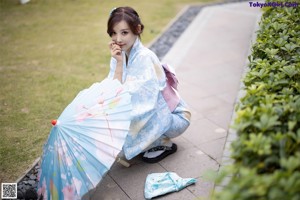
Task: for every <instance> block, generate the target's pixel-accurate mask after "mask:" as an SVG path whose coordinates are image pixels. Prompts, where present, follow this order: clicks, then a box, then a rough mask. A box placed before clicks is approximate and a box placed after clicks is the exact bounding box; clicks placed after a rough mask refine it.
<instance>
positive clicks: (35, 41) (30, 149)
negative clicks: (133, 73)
mask: <svg viewBox="0 0 300 200" xmlns="http://www.w3.org/2000/svg"><path fill="white" fill-rule="evenodd" d="M202 1H205V0H202ZM202 1H201V0H152V1H140V0H130V1H129V0H124V1H110V0H102V1H100V0H98V1H97V0H76V1H75V0H31V1H30V3H28V4H26V5H20V4H19V1H18V0H0V16H1V20H0V56H1V58H0V84H1V96H0V112H1V115H0V182H13V181H15V180H16V179H17V178H18V177H20V175H21V174H22V173H23V172H24V171H25V170H26V169H28V167H29V166H30V165H31V164H32V163H33V161H34V160H35V159H36V158H37V157H39V156H40V155H41V153H42V147H43V144H44V142H45V141H46V139H47V136H48V134H49V131H50V129H51V126H52V125H51V119H56V118H57V117H58V116H59V115H60V113H61V112H62V111H63V109H64V108H65V107H66V106H67V105H68V103H70V102H71V100H72V99H73V98H74V97H75V95H76V94H77V93H78V92H79V91H80V90H82V89H84V88H86V87H88V86H90V85H91V84H92V83H93V82H96V81H101V80H102V79H103V78H104V77H105V76H106V75H107V73H108V69H109V59H110V54H109V50H108V42H109V41H110V38H109V37H108V35H107V34H106V22H107V18H108V15H109V12H110V10H111V9H112V8H113V7H117V6H124V5H128V6H132V7H134V8H135V9H136V10H137V11H138V12H139V13H140V15H141V19H142V21H143V23H144V25H145V31H144V33H143V35H142V41H143V42H144V44H147V43H149V42H150V41H151V40H153V39H154V38H155V37H156V36H157V35H158V34H159V33H160V32H161V31H162V30H163V28H164V27H165V26H166V25H167V24H168V23H169V22H170V20H171V19H172V18H173V17H174V16H175V15H176V14H177V13H178V12H179V11H180V9H182V8H183V6H184V5H186V4H188V3H197V2H198V3H199V2H202ZM206 1H208V0H206Z"/></svg>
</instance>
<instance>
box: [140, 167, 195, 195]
mask: <svg viewBox="0 0 300 200" xmlns="http://www.w3.org/2000/svg"><path fill="white" fill-rule="evenodd" d="M196 182H197V180H196V179H194V178H181V177H179V176H178V175H177V174H176V173H174V172H165V173H152V174H149V175H148V176H147V178H146V183H145V190H144V195H145V198H146V199H152V198H154V197H157V196H161V195H164V194H167V193H170V192H177V191H179V190H182V189H183V188H185V187H187V186H189V185H191V184H194V183H196Z"/></svg>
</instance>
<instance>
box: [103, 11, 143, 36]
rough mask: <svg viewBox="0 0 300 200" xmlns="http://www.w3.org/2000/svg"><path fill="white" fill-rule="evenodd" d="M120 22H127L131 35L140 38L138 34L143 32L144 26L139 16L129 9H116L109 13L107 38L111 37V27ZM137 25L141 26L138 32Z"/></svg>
mask: <svg viewBox="0 0 300 200" xmlns="http://www.w3.org/2000/svg"><path fill="white" fill-rule="evenodd" d="M122 20H124V21H125V22H127V24H128V26H129V27H130V30H131V31H132V32H133V34H135V35H138V36H139V37H140V34H141V33H142V32H143V30H144V25H143V24H142V22H141V19H140V16H139V14H138V13H137V12H136V11H135V10H134V9H133V8H131V7H118V8H115V9H113V10H112V11H111V13H110V16H109V19H108V22H107V33H108V35H109V36H112V34H113V32H114V30H113V27H114V26H115V25H116V24H117V23H119V22H121V21H122ZM139 25H141V29H140V32H139V29H138V26H139Z"/></svg>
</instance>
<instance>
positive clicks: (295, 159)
mask: <svg viewBox="0 0 300 200" xmlns="http://www.w3.org/2000/svg"><path fill="white" fill-rule="evenodd" d="M281 2H283V3H285V1H281ZM249 61H250V64H249V71H248V72H247V73H246V76H245V78H244V80H243V82H244V85H245V87H244V90H245V91H246V94H245V96H244V97H243V98H241V99H240V102H239V104H238V105H237V110H236V114H237V117H236V119H235V122H234V128H235V129H236V131H237V134H238V136H239V138H238V139H237V140H236V141H235V142H233V144H232V158H233V159H234V161H235V163H234V164H233V165H232V166H231V167H228V168H227V169H226V170H225V171H224V172H223V173H222V175H221V176H220V180H222V178H224V177H225V176H228V175H232V178H231V180H230V182H229V184H228V185H227V186H226V187H225V188H224V190H223V191H222V192H221V193H219V194H217V195H216V196H215V198H216V199H222V200H229V199H232V200H236V199H243V200H244V199H249V200H250V199H255V200H260V199H261V200H262V199H274V200H275V199H290V200H296V199H300V6H298V7H283V8H282V7H277V8H270V7H269V8H265V12H264V14H263V16H262V19H261V22H260V29H259V31H258V32H257V40H256V43H255V44H254V45H253V47H252V54H251V56H249ZM220 180H219V181H220Z"/></svg>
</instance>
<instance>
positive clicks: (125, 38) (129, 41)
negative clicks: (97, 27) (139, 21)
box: [111, 20, 138, 55]
mask: <svg viewBox="0 0 300 200" xmlns="http://www.w3.org/2000/svg"><path fill="white" fill-rule="evenodd" d="M137 37H138V36H137V35H135V34H134V33H133V32H132V31H131V29H130V27H129V26H128V24H127V22H126V21H124V20H122V21H120V22H119V23H117V24H116V25H115V26H114V28H113V33H112V35H111V38H112V40H113V41H114V42H115V43H116V44H117V45H119V46H120V47H121V49H122V51H125V52H126V54H127V55H129V53H130V50H131V48H132V46H133V44H134V42H135V40H136V38H137Z"/></svg>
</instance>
